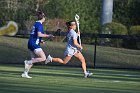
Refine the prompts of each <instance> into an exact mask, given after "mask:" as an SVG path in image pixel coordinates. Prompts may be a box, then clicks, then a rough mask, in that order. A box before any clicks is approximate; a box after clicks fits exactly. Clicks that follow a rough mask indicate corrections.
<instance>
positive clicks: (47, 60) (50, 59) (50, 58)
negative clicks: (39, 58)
mask: <svg viewBox="0 0 140 93" xmlns="http://www.w3.org/2000/svg"><path fill="white" fill-rule="evenodd" d="M49 62H52V57H51V56H50V55H48V57H47V59H46V61H45V64H48V63H49Z"/></svg>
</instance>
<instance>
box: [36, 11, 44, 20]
mask: <svg viewBox="0 0 140 93" xmlns="http://www.w3.org/2000/svg"><path fill="white" fill-rule="evenodd" d="M36 15H37V17H38V20H41V19H42V18H44V17H45V14H44V13H43V12H42V11H38V12H37V14H36Z"/></svg>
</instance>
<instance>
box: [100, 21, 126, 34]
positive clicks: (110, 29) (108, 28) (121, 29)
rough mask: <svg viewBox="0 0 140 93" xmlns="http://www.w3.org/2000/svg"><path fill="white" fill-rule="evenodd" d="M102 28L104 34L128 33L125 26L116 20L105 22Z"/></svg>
mask: <svg viewBox="0 0 140 93" xmlns="http://www.w3.org/2000/svg"><path fill="white" fill-rule="evenodd" d="M102 30H103V32H104V33H105V34H113V35H126V34H128V31H127V28H126V27H125V26H124V25H123V24H121V23H116V22H112V23H107V24H105V25H104V26H103V29H102Z"/></svg>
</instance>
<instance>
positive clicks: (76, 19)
mask: <svg viewBox="0 0 140 93" xmlns="http://www.w3.org/2000/svg"><path fill="white" fill-rule="evenodd" d="M79 19H80V17H79V16H78V15H77V14H76V15H75V21H76V24H77V30H78V32H80V29H79V25H80V23H79ZM78 42H79V44H80V45H81V38H80V35H79V36H78Z"/></svg>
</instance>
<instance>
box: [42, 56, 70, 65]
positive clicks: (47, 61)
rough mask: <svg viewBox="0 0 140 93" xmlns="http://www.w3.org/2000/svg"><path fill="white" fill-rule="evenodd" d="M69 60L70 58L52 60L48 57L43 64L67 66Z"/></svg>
mask: <svg viewBox="0 0 140 93" xmlns="http://www.w3.org/2000/svg"><path fill="white" fill-rule="evenodd" d="M70 59H71V56H66V57H64V58H63V60H62V59H61V58H53V57H51V56H50V55H49V56H48V57H47V59H46V61H45V64H48V63H49V62H57V63H60V64H67V63H68V62H69V60H70Z"/></svg>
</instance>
